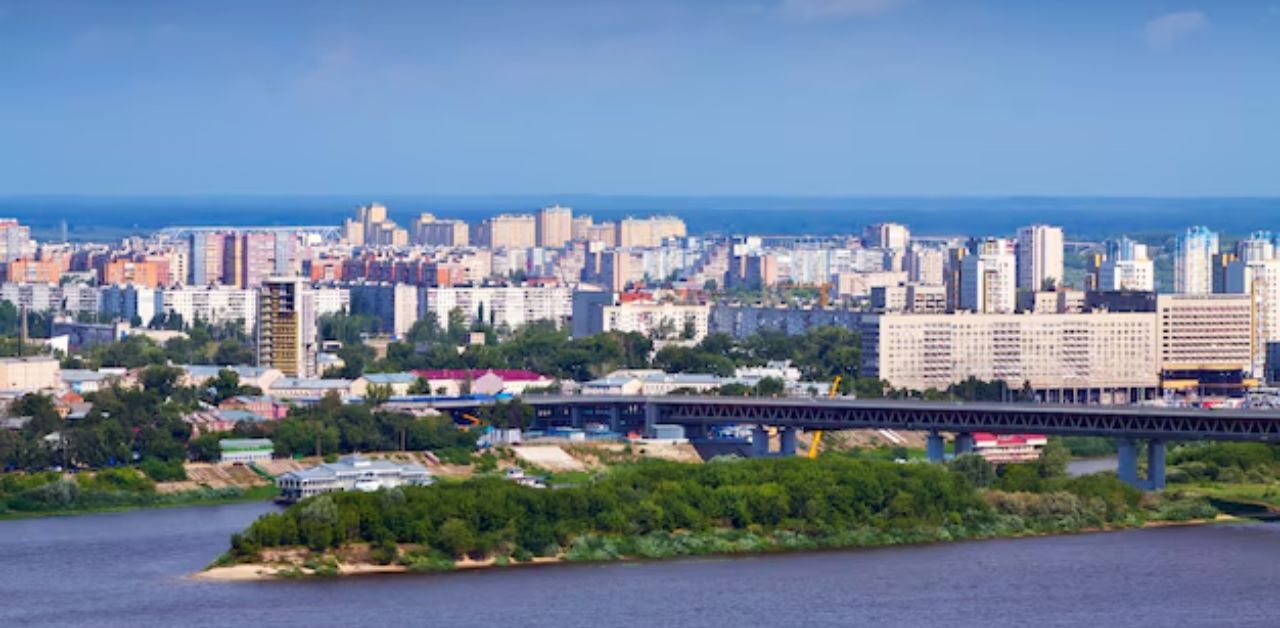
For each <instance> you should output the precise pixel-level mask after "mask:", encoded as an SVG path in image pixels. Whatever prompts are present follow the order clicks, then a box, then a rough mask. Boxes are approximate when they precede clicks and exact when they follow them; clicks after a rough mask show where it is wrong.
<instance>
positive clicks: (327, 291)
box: [310, 287, 351, 319]
mask: <svg viewBox="0 0 1280 628" xmlns="http://www.w3.org/2000/svg"><path fill="white" fill-rule="evenodd" d="M310 297H311V299H312V300H313V303H314V307H315V316H316V318H317V319H318V318H320V317H321V316H327V315H333V314H341V313H344V312H349V311H350V310H351V292H350V291H348V290H347V289H346V288H331V287H324V288H312V289H311V290H310Z"/></svg>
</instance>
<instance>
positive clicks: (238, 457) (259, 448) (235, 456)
mask: <svg viewBox="0 0 1280 628" xmlns="http://www.w3.org/2000/svg"><path fill="white" fill-rule="evenodd" d="M218 448H219V449H221V450H222V459H221V461H222V462H240V463H250V462H258V461H262V460H271V455H272V454H273V453H275V445H273V444H272V443H271V439H269V438H224V439H222V440H220V441H218Z"/></svg>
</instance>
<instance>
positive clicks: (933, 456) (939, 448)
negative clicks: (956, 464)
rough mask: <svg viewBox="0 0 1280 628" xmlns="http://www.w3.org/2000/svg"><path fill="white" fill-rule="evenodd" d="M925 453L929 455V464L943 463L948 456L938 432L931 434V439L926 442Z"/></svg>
mask: <svg viewBox="0 0 1280 628" xmlns="http://www.w3.org/2000/svg"><path fill="white" fill-rule="evenodd" d="M925 453H927V454H928V455H929V462H942V461H943V460H944V458H945V455H946V445H945V444H944V443H943V442H942V435H941V434H939V433H937V432H929V438H928V440H927V441H925Z"/></svg>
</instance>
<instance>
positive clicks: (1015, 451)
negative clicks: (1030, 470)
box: [973, 432, 1049, 464]
mask: <svg viewBox="0 0 1280 628" xmlns="http://www.w3.org/2000/svg"><path fill="white" fill-rule="evenodd" d="M1047 442H1049V439H1048V438H1046V437H1045V436H1044V435H1043V434H986V433H980V432H975V433H974V435H973V453H975V454H978V455H979V456H982V457H983V458H986V459H987V462H990V463H991V464H1007V463H1010V462H1027V461H1030V460H1038V459H1039V458H1040V452H1042V451H1044V446H1045V444H1046V443H1047Z"/></svg>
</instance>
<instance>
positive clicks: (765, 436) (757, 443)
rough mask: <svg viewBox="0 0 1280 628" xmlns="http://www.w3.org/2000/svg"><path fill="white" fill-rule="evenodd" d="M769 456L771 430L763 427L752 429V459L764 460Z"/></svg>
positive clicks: (758, 426)
mask: <svg viewBox="0 0 1280 628" xmlns="http://www.w3.org/2000/svg"><path fill="white" fill-rule="evenodd" d="M767 455H769V430H767V429H765V428H764V426H763V425H757V426H755V427H753V428H751V457H752V458H763V457H765V456H767Z"/></svg>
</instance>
